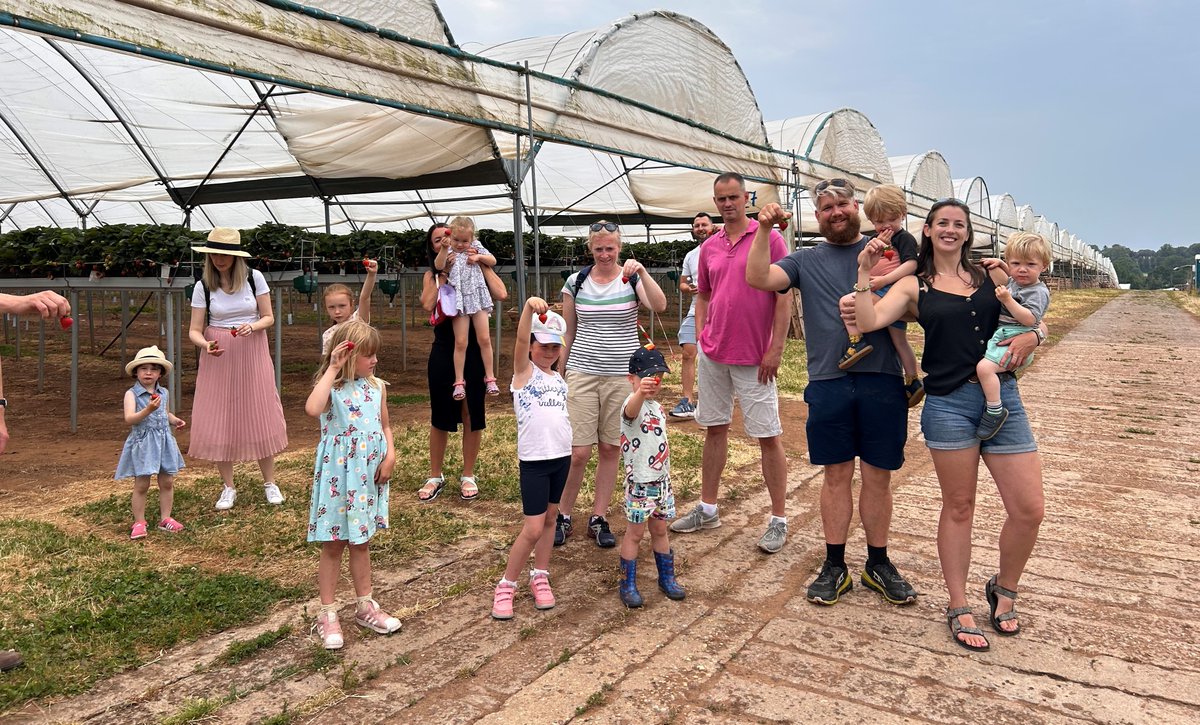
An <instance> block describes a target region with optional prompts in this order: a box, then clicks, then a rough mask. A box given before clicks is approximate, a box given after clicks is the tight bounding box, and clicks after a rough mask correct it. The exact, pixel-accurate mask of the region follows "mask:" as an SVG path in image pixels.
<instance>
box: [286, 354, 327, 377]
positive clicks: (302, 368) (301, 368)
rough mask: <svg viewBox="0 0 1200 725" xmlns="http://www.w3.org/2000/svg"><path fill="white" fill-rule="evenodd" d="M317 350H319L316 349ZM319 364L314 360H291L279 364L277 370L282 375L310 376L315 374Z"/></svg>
mask: <svg viewBox="0 0 1200 725" xmlns="http://www.w3.org/2000/svg"><path fill="white" fill-rule="evenodd" d="M318 352H319V351H318ZM320 367H321V364H320V363H319V362H317V361H315V360H312V361H309V360H292V361H290V362H285V363H283V364H282V365H280V366H279V371H280V372H281V373H283V374H284V375H297V374H299V375H307V376H309V377H312V376H314V375H316V374H317V369H318V368H320Z"/></svg>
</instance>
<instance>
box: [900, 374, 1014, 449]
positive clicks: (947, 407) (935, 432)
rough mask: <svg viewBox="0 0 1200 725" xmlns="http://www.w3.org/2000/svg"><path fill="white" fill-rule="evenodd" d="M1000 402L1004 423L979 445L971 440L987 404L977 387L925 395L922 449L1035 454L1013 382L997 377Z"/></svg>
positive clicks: (1011, 379) (976, 439) (922, 412)
mask: <svg viewBox="0 0 1200 725" xmlns="http://www.w3.org/2000/svg"><path fill="white" fill-rule="evenodd" d="M1000 402H1001V403H1003V404H1004V407H1005V408H1007V409H1008V419H1007V420H1006V421H1004V425H1003V426H1001V427H1000V432H999V433H997V434H996V436H995V437H994V438H991V439H989V440H986V441H981V440H979V439H978V438H976V437H975V429H976V428H978V427H979V419H980V418H981V417H983V410H984V408H985V407H987V404H986V403H985V402H984V399H983V388H982V387H980V385H979V383H973V382H968V383H963V384H962V385H960V386H958V387H957V388H955V389H954V390H952V391H951V392H949V393H947V394H946V395H932V394H929V393H926V395H925V407H924V409H923V410H922V411H921V433H922V434H924V436H925V445H926V446H927V447H929V448H932V449H935V450H939V451H957V450H962V449H964V448H974V447H976V446H979V449H980V450H979V452H980V453H1031V452H1033V451H1036V450H1037V442H1036V441H1034V439H1033V431H1032V430H1030V428H1029V416H1027V415H1026V414H1025V406H1024V405H1022V404H1021V392H1020V391H1019V390H1017V379H1016V378H1014V377H1013V376H1012V375H1002V376H1000Z"/></svg>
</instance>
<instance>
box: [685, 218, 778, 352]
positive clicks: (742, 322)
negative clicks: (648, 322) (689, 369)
mask: <svg viewBox="0 0 1200 725" xmlns="http://www.w3.org/2000/svg"><path fill="white" fill-rule="evenodd" d="M757 232H758V221H756V220H754V219H751V220H750V225H749V226H748V227H746V233H745V234H743V235H742V236H741V238H739V239H736V240H732V241H731V240H730V239H729V237H727V236H726V233H725V229H724V228H722V229H721V231H719V232H717V233H716V234H714V235H712V236H711V237H709V238H708V239H707V240H705V242H704V244H703V246H701V247H700V260H699V262H698V263H697V269H696V287H697V288H698V289H699V290H700V292H707V293H708V315H707V316H706V317H705V320H704V329H703V330H701V331H700V339H699V340H698V342H699V345H700V350H701V351H703V352H704V355H705V356H706V357H708V358H709V359H710V360H712V361H714V362H719V363H722V364H724V365H755V366H757V365H759V364H761V363H762V358H763V355H764V354H765V353H766V351H767V348H768V347H770V345H771V328H772V327H773V326H774V324H775V302H776V300H777V299H778V296H779V295H778V293H776V292H767V291H763V290H757V289H754V288H753V287H751V286H750V285H748V284H746V257H747V256H748V255H749V254H750V244H751V243H752V242H753V241H754V235H755V234H756V233H757ZM770 244H771V261H772V262H778V261H779V260H780V259H783V258H784V257H785V256H787V244H786V243H784V241H783V235H781V234H780V233H779V232H778V231H776V230H774V229H772V230H771V242H770Z"/></svg>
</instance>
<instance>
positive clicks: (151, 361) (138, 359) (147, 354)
mask: <svg viewBox="0 0 1200 725" xmlns="http://www.w3.org/2000/svg"><path fill="white" fill-rule="evenodd" d="M139 365H162V366H163V368H164V369H165V370H166V371H167V374H168V375H170V374H171V371H172V370H174V369H175V366H174V365H172V364H171V361H170V360H168V359H167V357H166V355H163V352H162V350H159V349H158V345H151V346H150V347H143V348H142V349H141V350H138V353H137V355H134V356H133V359H132V360H130V361H129V362H128V363H127V364H126V365H125V374H126V375H133V372H134V371H135V370H137V369H138V366H139Z"/></svg>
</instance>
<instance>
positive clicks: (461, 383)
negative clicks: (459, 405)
mask: <svg viewBox="0 0 1200 725" xmlns="http://www.w3.org/2000/svg"><path fill="white" fill-rule="evenodd" d="M450 397H451V398H454V399H455V400H462V399H463V398H465V397H467V383H466V381H465V380H455V381H454V392H453V393H451V394H450Z"/></svg>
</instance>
